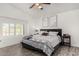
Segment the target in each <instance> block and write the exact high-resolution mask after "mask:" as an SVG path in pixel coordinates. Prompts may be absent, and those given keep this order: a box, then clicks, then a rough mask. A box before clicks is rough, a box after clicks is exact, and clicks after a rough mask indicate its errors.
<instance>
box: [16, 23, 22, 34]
mask: <svg viewBox="0 0 79 59" xmlns="http://www.w3.org/2000/svg"><path fill="white" fill-rule="evenodd" d="M16 35H23V25H22V24H16Z"/></svg>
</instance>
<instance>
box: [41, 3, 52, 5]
mask: <svg viewBox="0 0 79 59" xmlns="http://www.w3.org/2000/svg"><path fill="white" fill-rule="evenodd" d="M42 4H47V5H49V4H51V3H42Z"/></svg>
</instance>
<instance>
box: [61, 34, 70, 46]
mask: <svg viewBox="0 0 79 59" xmlns="http://www.w3.org/2000/svg"><path fill="white" fill-rule="evenodd" d="M62 43H63V45H66V46H69V47H70V46H71V36H70V35H69V34H63V42H62Z"/></svg>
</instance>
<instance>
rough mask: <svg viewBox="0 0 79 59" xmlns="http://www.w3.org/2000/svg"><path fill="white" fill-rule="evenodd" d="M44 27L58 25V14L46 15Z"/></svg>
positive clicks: (43, 22) (43, 21)
mask: <svg viewBox="0 0 79 59" xmlns="http://www.w3.org/2000/svg"><path fill="white" fill-rule="evenodd" d="M42 25H43V27H46V28H47V27H49V28H50V27H57V16H52V17H46V18H44V19H42Z"/></svg>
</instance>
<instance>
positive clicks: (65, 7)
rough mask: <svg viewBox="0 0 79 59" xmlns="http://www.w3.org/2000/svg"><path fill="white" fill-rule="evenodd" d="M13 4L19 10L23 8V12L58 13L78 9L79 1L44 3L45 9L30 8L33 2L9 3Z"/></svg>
mask: <svg viewBox="0 0 79 59" xmlns="http://www.w3.org/2000/svg"><path fill="white" fill-rule="evenodd" d="M9 5H11V6H13V7H14V6H15V7H16V8H18V10H21V11H22V12H24V13H25V12H28V13H32V12H38V13H39V12H42V13H45V14H48V15H49V14H51V15H53V14H57V13H60V12H65V11H70V10H74V9H78V8H79V3H52V4H51V5H44V9H43V10H40V9H37V8H32V9H30V6H31V5H32V3H18V4H17V3H14V4H9Z"/></svg>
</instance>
